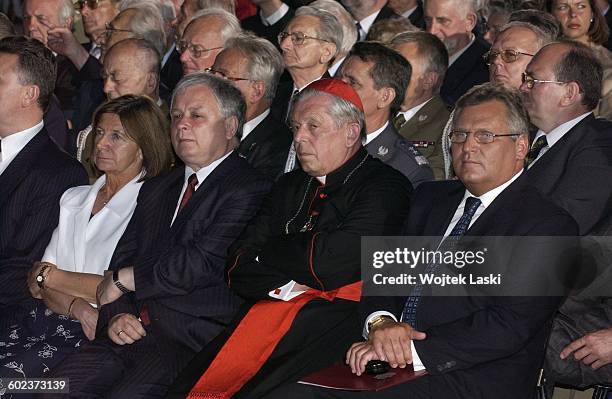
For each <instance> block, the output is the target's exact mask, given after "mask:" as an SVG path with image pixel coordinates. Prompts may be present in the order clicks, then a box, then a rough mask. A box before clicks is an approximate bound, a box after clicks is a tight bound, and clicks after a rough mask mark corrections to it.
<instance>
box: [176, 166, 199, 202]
mask: <svg viewBox="0 0 612 399" xmlns="http://www.w3.org/2000/svg"><path fill="white" fill-rule="evenodd" d="M197 185H198V176H197V175H196V174H195V173H193V174H192V175H191V176H189V179H188V180H187V188H186V189H185V193H184V194H183V198H181V203H180V205H179V210H178V211H179V212H180V211H182V210H183V208H184V207H185V205H187V202H188V201H189V199H190V198H191V196H192V195H193V193H194V192H195V188H196V186H197Z"/></svg>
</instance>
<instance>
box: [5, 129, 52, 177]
mask: <svg viewBox="0 0 612 399" xmlns="http://www.w3.org/2000/svg"><path fill="white" fill-rule="evenodd" d="M43 126H44V123H43V121H40V122H38V123H37V124H36V125H34V126H32V127H30V128H27V129H25V130H22V131H21V132H17V133H13V134H11V135H9V136H6V137H5V138H3V139H2V140H1V141H0V175H1V174H2V173H3V172H4V171H5V170H6V168H7V167H8V166H9V165H10V164H11V162H12V161H13V159H15V157H16V156H17V154H19V153H20V152H21V150H23V148H24V147H25V146H26V145H28V143H29V142H30V140H32V139H33V138H34V136H36V135H37V134H38V132H40V131H41V130H42V128H43Z"/></svg>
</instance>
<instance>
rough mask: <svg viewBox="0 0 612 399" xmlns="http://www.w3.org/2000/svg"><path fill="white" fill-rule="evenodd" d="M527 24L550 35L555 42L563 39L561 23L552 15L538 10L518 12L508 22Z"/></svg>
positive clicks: (511, 15)
mask: <svg viewBox="0 0 612 399" xmlns="http://www.w3.org/2000/svg"><path fill="white" fill-rule="evenodd" d="M515 21H516V22H527V23H530V24H531V25H534V26H537V27H538V28H540V29H542V30H543V31H545V32H546V33H548V34H549V35H550V36H551V37H552V38H553V39H554V40H557V39H559V38H560V37H561V23H560V22H559V21H557V19H556V18H555V17H554V16H553V15H552V14H550V13H547V12H545V11H538V10H516V11H514V12H513V13H512V14H510V19H509V20H508V22H509V23H510V22H515Z"/></svg>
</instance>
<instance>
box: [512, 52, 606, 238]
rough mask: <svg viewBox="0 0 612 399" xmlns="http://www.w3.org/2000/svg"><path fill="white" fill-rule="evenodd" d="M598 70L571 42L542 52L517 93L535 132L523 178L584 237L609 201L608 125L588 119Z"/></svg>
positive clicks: (597, 88) (595, 98)
mask: <svg viewBox="0 0 612 399" xmlns="http://www.w3.org/2000/svg"><path fill="white" fill-rule="evenodd" d="M601 84H602V68H601V65H600V64H599V62H598V61H597V59H596V58H594V56H593V54H592V52H591V51H590V50H589V49H588V48H587V47H585V46H584V45H582V44H579V43H576V42H569V41H567V42H565V41H564V42H559V43H553V44H549V45H547V46H545V47H543V48H542V49H541V50H540V51H539V52H538V53H537V54H536V55H535V56H534V57H533V59H532V60H531V62H530V63H529V64H528V65H527V68H526V69H525V73H524V74H523V83H522V85H521V91H522V94H523V98H524V100H525V106H526V107H527V110H528V111H529V116H530V119H531V123H533V124H534V125H535V126H536V127H537V128H538V129H539V130H538V132H537V133H536V135H535V140H534V141H533V143H532V145H531V149H530V151H529V154H528V156H527V160H526V166H527V171H526V177H527V178H528V179H529V181H530V182H531V183H532V184H533V185H534V186H536V187H537V188H538V189H539V190H540V191H541V192H542V193H543V194H544V195H547V196H549V197H550V198H552V199H553V200H554V201H555V202H556V203H557V204H559V205H560V206H561V207H562V208H564V209H565V210H566V211H568V212H569V214H570V215H572V217H573V218H574V219H576V221H577V222H578V225H579V226H580V234H588V233H589V232H590V231H591V230H592V229H593V228H594V227H595V226H596V225H597V224H598V222H599V221H600V220H601V219H602V217H604V216H605V215H606V214H607V213H608V209H609V204H610V201H611V200H612V185H610V184H609V180H610V176H612V123H610V122H609V121H607V120H603V119H596V118H595V117H594V116H593V113H592V111H593V109H595V107H596V106H597V103H598V102H599V98H600V93H601Z"/></svg>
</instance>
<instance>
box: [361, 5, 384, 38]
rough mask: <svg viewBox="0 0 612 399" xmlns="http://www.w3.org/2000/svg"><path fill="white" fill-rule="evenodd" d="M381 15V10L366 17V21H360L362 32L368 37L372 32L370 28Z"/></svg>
mask: <svg viewBox="0 0 612 399" xmlns="http://www.w3.org/2000/svg"><path fill="white" fill-rule="evenodd" d="M381 10H382V8H381ZM379 13H380V10H378V11H376V12H374V13H373V14H370V15H368V16H367V17H365V18H364V19H362V20H361V21H359V26H361V30H363V32H364V33H365V34H366V35H367V34H368V32H369V31H370V28H371V27H372V25H373V24H374V20H375V19H376V17H377V16H378V14H379Z"/></svg>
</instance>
